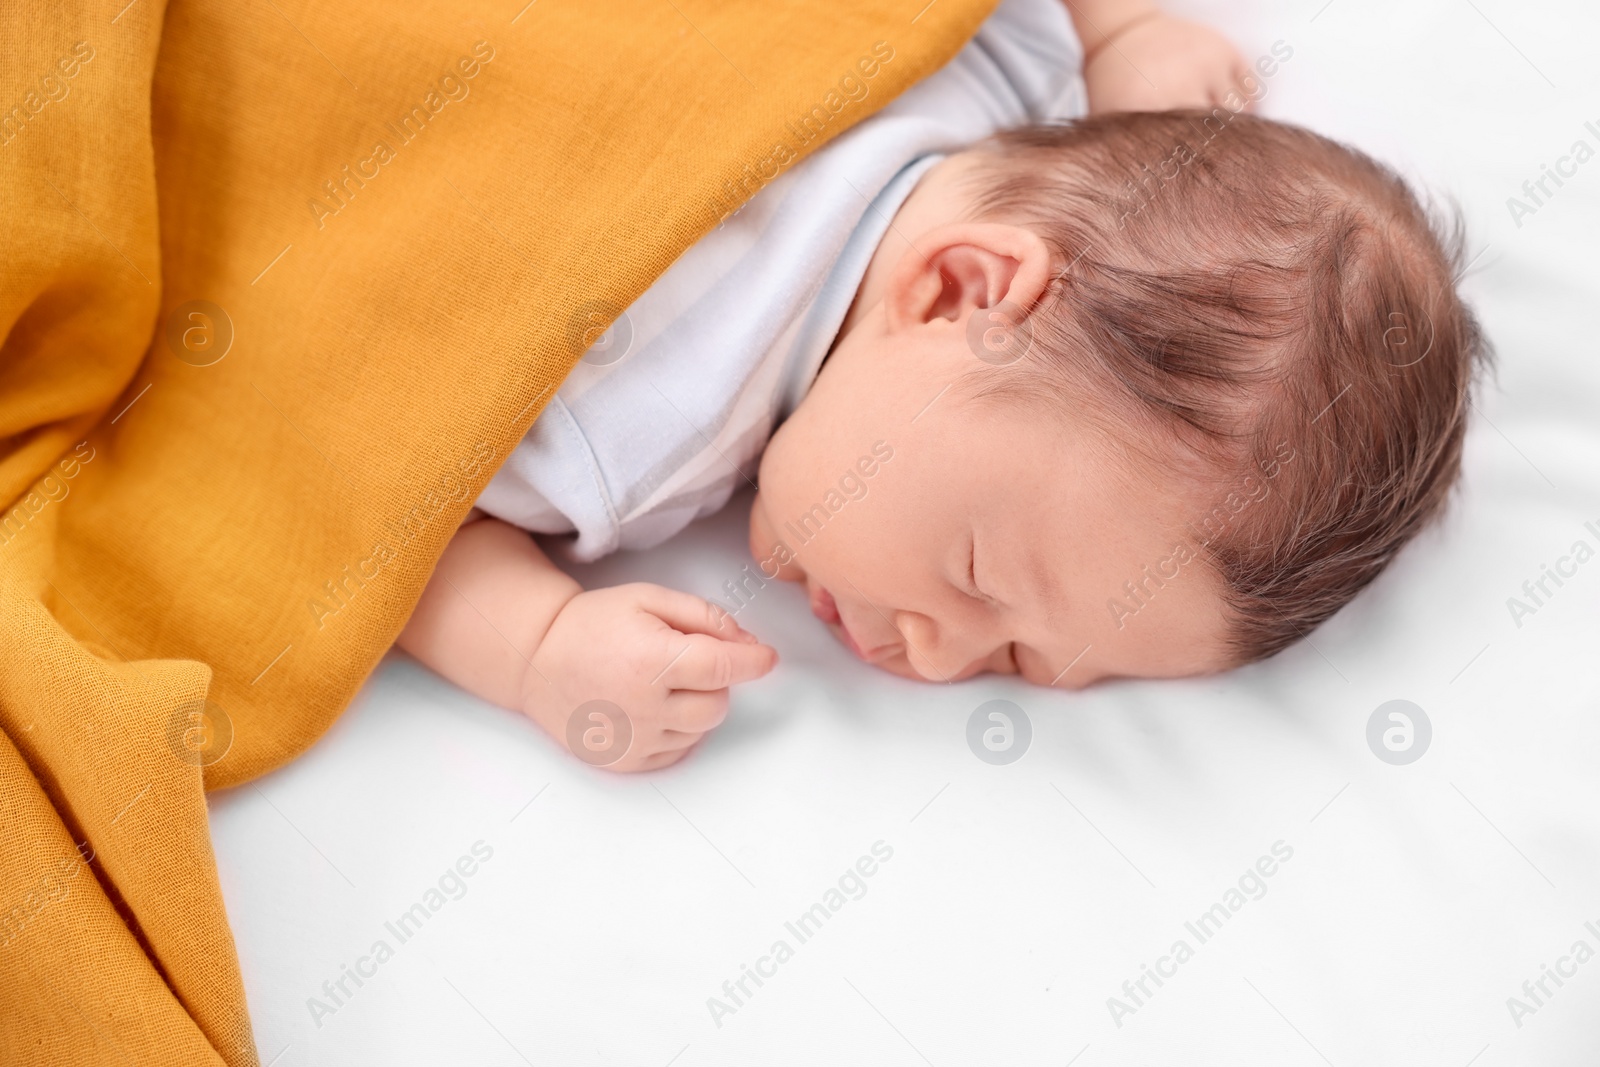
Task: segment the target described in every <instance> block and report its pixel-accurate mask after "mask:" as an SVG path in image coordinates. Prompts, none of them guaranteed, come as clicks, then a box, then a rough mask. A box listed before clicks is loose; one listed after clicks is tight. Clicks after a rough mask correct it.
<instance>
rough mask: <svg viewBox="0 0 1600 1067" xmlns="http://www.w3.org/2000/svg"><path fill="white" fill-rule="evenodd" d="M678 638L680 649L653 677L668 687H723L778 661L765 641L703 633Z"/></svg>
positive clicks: (745, 679) (752, 676) (758, 674)
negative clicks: (727, 637) (726, 637)
mask: <svg viewBox="0 0 1600 1067" xmlns="http://www.w3.org/2000/svg"><path fill="white" fill-rule="evenodd" d="M681 640H682V642H683V648H682V651H680V652H676V653H674V654H673V659H672V660H671V662H670V663H669V664H668V665H667V667H666V668H665V669H664V670H663V671H662V672H661V674H659V675H658V676H657V677H656V679H655V680H656V681H657V682H658V683H661V684H663V685H665V686H666V687H667V688H668V689H700V690H710V689H726V688H728V687H729V686H730V685H738V684H739V683H740V682H748V681H751V680H753V679H755V678H759V677H761V676H762V675H763V674H766V673H767V672H768V671H770V670H771V669H772V668H773V667H774V666H776V665H777V662H778V652H777V650H776V649H774V648H771V647H769V646H767V645H761V644H745V643H744V642H742V641H724V640H721V639H720V638H716V637H708V636H707V635H705V634H683V635H682V637H681ZM672 643H673V644H676V643H677V641H674V642H672Z"/></svg>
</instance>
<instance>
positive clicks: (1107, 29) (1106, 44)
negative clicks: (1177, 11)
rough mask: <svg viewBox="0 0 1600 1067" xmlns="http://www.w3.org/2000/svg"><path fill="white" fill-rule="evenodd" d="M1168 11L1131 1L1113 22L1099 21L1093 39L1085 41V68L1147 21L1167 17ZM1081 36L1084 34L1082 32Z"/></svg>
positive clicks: (1119, 11) (1149, 4)
mask: <svg viewBox="0 0 1600 1067" xmlns="http://www.w3.org/2000/svg"><path fill="white" fill-rule="evenodd" d="M1165 17H1166V13H1165V12H1163V11H1162V10H1161V9H1160V8H1158V7H1156V6H1155V5H1154V4H1153V3H1130V4H1128V5H1126V10H1123V9H1121V8H1119V10H1118V12H1117V19H1116V21H1115V22H1113V23H1111V24H1109V25H1108V24H1106V23H1103V22H1102V23H1099V24H1098V25H1097V26H1096V27H1095V32H1094V33H1093V34H1092V35H1091V38H1092V39H1091V40H1087V41H1085V42H1084V50H1083V68H1084V69H1085V70H1087V69H1089V64H1091V63H1093V62H1094V61H1095V60H1097V59H1099V58H1100V57H1101V56H1103V55H1105V54H1106V53H1107V52H1109V51H1110V50H1111V49H1112V48H1113V47H1114V46H1115V45H1116V43H1117V42H1118V41H1119V40H1121V39H1122V38H1124V37H1126V36H1127V35H1128V34H1130V33H1132V32H1133V31H1134V30H1136V29H1138V28H1139V27H1140V26H1143V25H1144V24H1145V23H1147V22H1154V21H1155V20H1157V19H1160V18H1165ZM1080 36H1083V34H1081V33H1080Z"/></svg>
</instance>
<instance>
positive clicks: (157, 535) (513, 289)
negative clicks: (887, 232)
mask: <svg viewBox="0 0 1600 1067" xmlns="http://www.w3.org/2000/svg"><path fill="white" fill-rule="evenodd" d="M993 2H994V0H936V2H934V3H926V0H904V2H902V0H852V2H851V3H847V4H844V3H840V4H824V3H820V2H817V0H792V2H777V0H763V2H761V3H754V2H749V3H743V4H736V3H732V2H728V0H665V2H658V0H649V2H646V0H639V2H636V3H623V2H620V0H533V2H526V0H494V2H489V0H454V2H452V0H422V2H419V3H416V4H407V5H400V4H380V3H376V2H373V0H357V2H355V3H346V4H329V5H317V4H312V3H309V2H306V0H248V2H246V0H217V2H213V3H207V4H201V3H172V4H168V5H166V6H165V7H163V4H162V0H132V2H127V0H96V2H95V3H92V4H91V3H88V2H61V3H48V4H47V3H43V2H42V0H34V2H32V3H26V2H24V3H13V4H8V5H5V6H4V8H3V9H0V33H3V39H4V41H5V42H6V52H7V60H8V61H7V63H6V64H5V70H4V73H3V75H0V196H3V203H4V211H3V214H0V219H3V223H0V225H3V226H4V227H5V237H6V239H5V242H4V248H5V255H4V262H3V265H0V323H3V326H4V330H5V333H4V344H3V348H0V502H3V504H4V510H3V511H0V826H3V827H4V833H5V847H4V854H3V858H0V1062H4V1063H7V1064H34V1063H37V1064H69V1063H70V1064H92V1063H102V1062H103V1063H107V1064H113V1063H115V1064H143V1063H160V1064H176V1063H182V1064H201V1063H227V1064H231V1065H234V1067H242V1065H245V1064H253V1063H255V1062H256V1051H255V1047H254V1043H253V1041H252V1038H251V1030H250V1022H249V1017H248V1015H247V1012H246V1008H245V1000H244V993H243V987H242V984H241V980H240V974H239V967H238V962H237V959H236V957H235V954H234V949H233V942H232V938H231V936H230V934H229V930H228V925H227V917H226V914H225V913H224V910H223V905H222V897H221V894H220V892H219V889H218V884H217V876H216V870H215V867H214V864H213V858H212V853H211V845H210V839H209V836H208V833H207V824H206V802H205V795H204V790H205V789H215V788H222V787H227V786H233V785H238V784H239V783H242V782H245V781H248V780H249V779H251V778H253V777H255V776H257V775H260V774H262V773H263V772H265V771H267V770H269V769H271V768H273V767H276V766H278V765H280V764H282V763H283V762H285V761H286V760H289V759H292V758H293V757H294V756H295V755H296V754H297V753H299V752H300V751H302V750H303V749H305V748H306V747H307V746H308V745H310V744H311V743H312V742H313V741H314V740H315V739H316V738H317V737H318V736H319V735H320V734H321V733H322V732H323V731H324V730H325V729H327V727H328V725H329V724H330V723H331V722H332V721H333V719H334V718H335V717H336V716H337V715H338V714H339V712H340V711H341V710H342V709H343V708H344V706H345V705H346V703H347V702H348V701H349V700H350V698H351V696H352V695H353V694H354V692H355V691H356V689H357V687H358V686H360V684H361V683H362V681H363V679H364V678H365V677H366V676H367V674H368V673H369V672H370V671H371V670H372V668H373V666H374V665H375V664H376V663H377V662H378V660H379V658H380V657H381V656H382V655H383V653H384V651H385V650H386V649H387V648H388V647H389V645H390V643H391V642H392V640H393V639H394V637H395V635H396V633H397V632H398V631H399V629H400V628H401V626H402V625H403V623H404V622H405V619H406V616H407V613H408V612H409V610H410V608H411V606H412V604H413V603H414V602H415V600H416V598H417V596H418V595H419V594H420V592H421V589H422V587H423V585H424V583H425V582H426V580H427V578H428V575H429V572H430V571H431V569H432V567H433V565H434V562H435V561H436V560H437V558H438V556H439V554H440V552H441V550H442V548H443V546H444V544H445V543H446V541H447V540H448V538H449V536H450V534H451V532H452V530H453V529H454V528H455V526H456V525H457V524H458V522H459V521H460V519H461V517H462V515H463V514H464V513H465V512H466V510H467V508H468V507H469V505H470V504H471V502H472V500H473V498H474V497H475V496H476V494H477V492H478V491H479V489H480V488H481V487H482V486H483V485H484V483H485V482H486V481H487V480H488V478H489V476H490V475H491V474H492V473H493V471H494V469H495V468H496V467H497V466H498V465H499V463H500V462H501V461H502V460H503V459H504V457H505V456H506V455H507V453H508V452H509V450H510V449H511V447H512V446H513V444H514V443H515V442H516V441H517V440H518V439H519V438H520V437H521V435H522V434H523V433H524V432H525V431H526V430H527V428H528V426H529V424H530V423H531V422H532V420H533V419H534V417H535V416H536V415H537V414H538V412H539V410H540V408H541V406H542V405H543V403H544V401H545V400H546V399H547V398H548V397H549V396H550V394H551V392H552V391H553V390H554V388H555V387H556V386H557V385H558V384H559V383H560V381H561V379H562V377H563V376H564V375H565V373H566V372H567V370H568V369H569V367H570V366H571V365H572V363H573V361H574V360H575V359H576V358H577V356H579V355H580V354H581V353H582V352H583V350H584V348H585V347H586V346H587V344H588V341H589V340H591V339H592V338H593V337H594V336H595V335H596V333H597V332H598V331H599V330H601V329H603V328H604V327H605V325H606V324H607V323H608V322H609V321H610V319H611V318H612V317H613V316H614V315H616V314H617V313H618V311H619V310H620V309H621V308H623V307H625V306H627V305H628V304H629V303H630V302H631V301H632V300H633V299H634V298H635V297H636V296H637V295H638V294H639V293H640V292H642V291H643V290H644V289H645V288H646V287H647V286H648V285H649V284H650V282H651V281H652V280H654V279H655V278H656V277H657V276H658V275H659V274H660V273H661V272H662V271H664V270H665V269H666V268H667V266H668V265H669V264H671V262H672V261H673V259H674V258H675V257H676V256H678V255H679V254H680V253H681V252H682V251H683V249H685V248H686V247H688V246H689V245H690V244H691V243H692V242H693V241H695V240H696V239H697V238H698V237H699V236H700V235H701V234H703V233H705V232H706V231H707V230H708V229H709V228H710V227H712V226H714V225H715V224H716V223H717V221H718V219H719V217H720V216H722V215H723V214H725V213H726V212H728V211H731V210H733V209H734V208H736V207H737V206H738V205H739V204H740V203H742V202H743V201H744V200H745V199H747V198H748V197H749V196H750V195H752V194H753V193H754V192H756V191H757V190H758V189H759V188H760V187H761V185H762V184H764V183H765V182H766V181H768V180H770V179H771V178H772V177H774V176H775V175H776V174H778V173H780V172H781V171H782V170H783V169H784V168H786V167H788V166H792V165H793V163H794V161H795V160H797V159H799V158H800V157H802V156H803V155H804V154H805V153H806V152H808V151H810V150H811V149H813V148H815V147H816V146H817V145H818V144H821V143H822V142H823V141H824V140H826V139H827V138H828V137H832V136H833V135H835V134H837V133H838V132H839V131H841V130H843V129H846V128H848V127H849V126H851V125H852V124H854V123H855V122H858V121H859V120H860V119H862V118H864V117H866V116H867V115H869V114H871V113H872V112H873V111H874V110H876V109H877V108H878V107H881V106H882V105H883V104H884V103H885V102H886V101H888V100H890V99H892V98H893V97H894V96H895V95H896V94H897V93H898V92H900V91H901V90H903V89H904V88H905V87H906V86H908V85H910V84H912V83H913V82H914V81H916V80H917V79H919V78H921V77H923V76H925V75H926V74H928V73H930V72H931V71H932V70H934V69H936V68H937V67H938V66H939V65H941V64H942V63H944V62H945V61H946V60H947V59H948V58H949V57H950V56H951V55H953V54H954V52H955V51H956V49H957V48H958V47H959V46H960V45H961V44H962V43H963V42H964V41H965V40H966V39H967V37H968V36H970V34H971V33H972V32H973V31H974V30H975V29H976V28H977V25H978V23H979V22H980V21H981V20H982V18H983V17H984V16H985V15H986V14H987V13H988V10H989V8H990V7H991V6H992V5H993ZM925 5H926V6H925ZM885 55H888V56H890V58H888V59H885V58H883V57H884V56H885ZM862 85H865V86H866V87H867V90H868V91H867V93H866V95H865V96H864V97H862V96H861V94H860V86H862ZM801 119H807V120H808V121H809V127H808V128H814V129H820V130H821V131H822V132H823V136H822V137H819V138H815V139H813V140H810V141H806V142H802V141H798V140H796V137H795V135H794V133H793V132H792V131H793V129H795V128H797V127H795V126H794V125H793V124H794V123H796V122H797V121H799V120H801Z"/></svg>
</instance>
